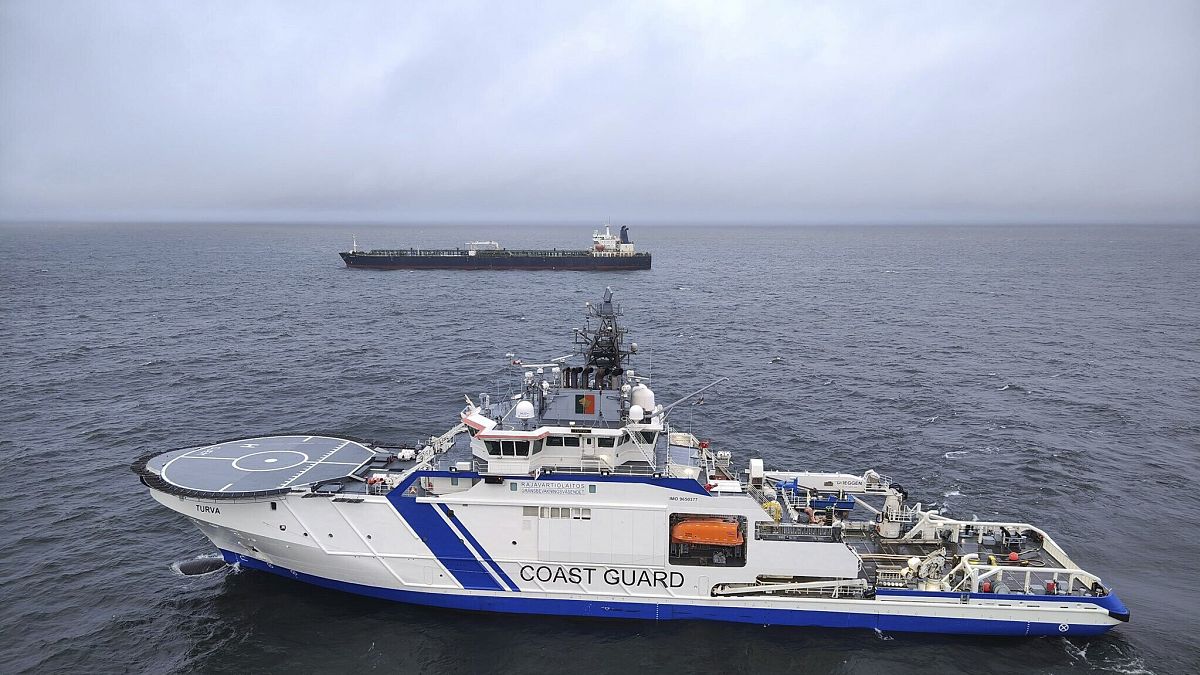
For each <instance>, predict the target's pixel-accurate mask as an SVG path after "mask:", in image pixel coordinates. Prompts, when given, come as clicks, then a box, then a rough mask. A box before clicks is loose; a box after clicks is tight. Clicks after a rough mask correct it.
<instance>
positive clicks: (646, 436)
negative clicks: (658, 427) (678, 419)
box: [633, 431, 658, 445]
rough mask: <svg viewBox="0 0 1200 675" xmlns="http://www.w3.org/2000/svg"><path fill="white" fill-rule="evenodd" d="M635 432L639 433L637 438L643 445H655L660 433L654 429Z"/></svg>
mask: <svg viewBox="0 0 1200 675" xmlns="http://www.w3.org/2000/svg"><path fill="white" fill-rule="evenodd" d="M633 433H635V434H637V440H638V441H639V442H640V443H642V444H643V445H654V443H655V442H656V441H657V440H658V434H657V433H655V432H653V431H635V432H633Z"/></svg>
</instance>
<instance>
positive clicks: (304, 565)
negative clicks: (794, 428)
mask: <svg viewBox="0 0 1200 675" xmlns="http://www.w3.org/2000/svg"><path fill="white" fill-rule="evenodd" d="M452 475H454V474H453V473H450V472H423V473H421V474H414V475H413V476H410V477H409V479H408V480H406V481H405V482H404V483H402V484H401V485H399V486H397V487H396V488H395V489H393V490H391V491H390V492H389V493H388V494H387V495H380V496H364V497H362V498H361V501H336V502H335V501H333V499H331V498H327V497H325V498H312V497H304V496H302V495H298V494H291V495H281V496H279V497H277V498H276V499H275V500H274V501H273V502H272V501H268V500H256V501H227V500H212V501H210V500H197V499H194V498H186V497H179V496H174V495H167V494H163V493H159V492H155V493H154V494H155V496H156V498H157V499H158V500H159V501H160V502H162V503H163V504H165V505H167V506H169V507H171V508H173V509H175V510H178V511H180V512H182V513H184V514H186V515H188V516H189V517H190V518H192V519H193V520H194V521H195V522H196V523H197V524H198V525H199V526H200V529H201V530H202V531H203V532H204V533H205V534H206V535H207V536H208V537H209V538H210V539H211V540H212V541H213V543H214V544H215V545H216V546H217V547H218V549H220V551H221V554H222V556H223V557H224V559H225V560H226V561H227V562H229V563H233V564H237V565H239V566H241V567H243V568H249V569H255V570H261V571H265V572H270V573H273V574H277V575H280V576H283V577H287V578H291V579H294V580H298V581H303V582H306V583H310V584H313V585H316V586H321V587H324V588H330V589H335V590H341V591H347V592H351V593H356V594H359V595H364V596H369V597H375V598H381V599H385V600H393V601H398V602H406V603H411V604H418V605H427V606H433V607H444V608H452V609H460V610H471V611H486V612H502V613H515V614H544V615H558V616H583V617H604V618H626V619H643V620H655V621H665V620H709V621H727V622H738V623H754V624H760V625H779V626H814V627H829V628H860V629H875V630H880V631H888V632H890V631H898V632H900V631H902V632H925V633H949V634H975V635H1011V636H1033V635H1059V636H1062V635H1069V636H1085V635H1097V634H1100V633H1103V632H1105V631H1107V630H1108V629H1110V628H1112V627H1113V626H1115V625H1118V624H1119V623H1120V622H1121V621H1123V620H1125V618H1126V617H1127V616H1128V611H1127V610H1126V609H1125V607H1124V605H1122V604H1121V602H1120V600H1119V599H1118V598H1117V597H1116V595H1115V594H1108V595H1104V596H1100V597H1072V596H1041V595H1024V594H1011V595H999V594H972V593H966V594H963V593H944V592H929V591H919V590H909V589H879V590H878V592H876V593H875V594H874V595H873V596H871V597H847V598H833V597H818V596H814V597H794V596H782V595H781V596H777V597H772V596H756V597H753V598H744V597H712V596H711V594H710V593H709V592H708V589H709V588H710V587H711V586H712V584H714V583H715V582H716V581H718V580H720V579H722V578H735V577H736V576H737V575H738V574H742V575H744V574H745V572H739V569H743V570H744V568H732V569H717V568H705V567H702V568H691V567H683V566H671V565H665V564H658V565H654V564H648V563H650V561H649V560H648V559H643V560H642V561H637V562H633V561H632V558H630V561H626V562H620V563H614V562H611V561H601V560H600V559H601V558H605V557H606V556H603V555H597V556H596V557H597V559H596V560H592V561H588V560H585V559H584V558H585V556H581V555H561V554H560V555H557V556H555V555H551V556H546V555H538V550H539V547H538V546H537V544H536V542H530V538H533V539H536V536H537V530H536V525H534V526H532V527H527V528H526V527H523V525H522V521H524V520H526V519H524V518H521V517H517V518H512V517H511V516H512V512H513V510H514V509H515V510H517V511H518V512H519V511H521V509H523V508H524V507H525V506H527V505H528V504H529V503H531V502H529V501H525V502H523V503H512V504H504V503H502V502H500V499H502V498H503V497H505V496H506V494H505V493H509V489H508V488H506V487H505V486H506V485H512V484H514V482H518V481H513V480H508V481H506V482H505V483H502V484H500V485H485V484H484V483H482V482H479V483H477V485H476V486H475V488H473V489H472V490H471V492H475V491H485V492H490V493H492V494H490V495H484V496H480V495H469V494H468V491H464V492H461V493H457V494H455V495H452V496H446V497H444V498H433V497H414V496H411V495H410V494H407V493H408V492H409V490H410V486H411V485H412V483H413V481H415V480H417V479H418V478H428V477H431V476H432V477H443V478H444V477H447V476H452ZM458 477H460V479H461V480H463V481H464V482H467V481H471V480H476V479H478V476H477V475H474V474H467V473H464V474H461V475H460V476H458ZM546 478H550V477H546ZM553 478H554V480H553V481H547V480H542V481H541V482H543V483H550V484H552V485H554V486H555V488H556V489H558V490H559V491H565V492H570V493H581V494H583V495H589V496H591V497H593V499H592V500H588V499H584V498H581V497H578V496H577V497H576V500H575V501H574V502H573V503H578V504H592V506H591V507H590V508H592V509H593V511H592V513H593V518H594V522H599V521H600V520H601V518H600V514H601V513H603V512H604V511H605V510H606V508H605V507H604V506H603V505H604V504H606V503H607V504H608V505H609V506H613V505H615V506H617V507H620V508H618V509H616V510H628V509H629V508H634V509H638V510H643V511H645V510H647V509H645V508H643V507H646V506H648V505H651V504H654V503H655V502H657V503H659V504H661V508H659V509H657V510H658V511H660V512H661V511H663V510H665V509H666V508H669V507H667V504H668V503H670V502H667V501H666V500H668V499H670V498H671V497H675V498H678V499H684V500H690V499H695V500H696V501H695V502H692V503H693V504H694V503H698V502H699V500H706V501H708V500H713V501H715V500H718V499H719V498H716V497H711V496H707V495H705V496H700V495H699V494H697V492H701V493H702V492H703V489H702V488H699V490H698V491H697V490H696V489H695V488H693V487H691V486H695V483H694V481H693V482H690V485H689V481H686V480H682V479H671V478H650V477H644V478H635V477H626V476H553ZM524 480H525V481H526V482H528V483H529V484H530V485H535V484H536V483H537V480H536V479H533V478H528V479H524ZM576 484H577V485H578V486H579V489H578V490H574V489H566V490H563V489H562V486H564V485H566V486H568V488H569V487H570V486H572V485H576ZM587 486H599V488H600V489H599V490H597V491H596V492H594V493H590V492H587V491H586V489H587ZM522 490H523V491H524V490H525V486H522ZM513 492H515V491H513ZM510 494H511V493H510ZM693 495H694V497H693ZM606 499H607V500H614V501H605V500H606ZM542 501H544V502H545V503H551V502H554V501H558V502H561V501H563V500H562V498H561V497H557V498H555V497H553V496H548V497H546V498H543V500H542ZM689 508H696V507H694V506H691V507H689ZM607 510H613V509H607ZM649 510H651V511H653V510H654V509H649ZM529 520H530V521H536V519H532V518H531V519H529ZM318 524H319V525H318ZM506 549H511V550H513V551H516V552H518V554H517V555H514V554H511V553H509V551H508V550H506ZM541 549H542V551H543V552H544V551H545V547H541ZM648 552H650V553H652V551H648ZM519 553H524V555H520V554H519ZM561 558H575V559H574V560H562V559H561ZM588 570H591V571H590V572H588ZM589 577H590V579H589ZM589 581H590V582H591V583H590V584H589V583H588V582H589Z"/></svg>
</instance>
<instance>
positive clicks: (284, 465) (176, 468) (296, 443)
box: [146, 436, 375, 494]
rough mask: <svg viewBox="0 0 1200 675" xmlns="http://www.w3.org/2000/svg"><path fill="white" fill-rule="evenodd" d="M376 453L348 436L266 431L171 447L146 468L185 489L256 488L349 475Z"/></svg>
mask: <svg viewBox="0 0 1200 675" xmlns="http://www.w3.org/2000/svg"><path fill="white" fill-rule="evenodd" d="M373 457H375V451H374V450H371V449H370V448H368V447H367V446H365V445H363V444H362V443H358V442H357V441H348V440H346V439H344V438H333V437H330V436H264V437H261V438H245V439H241V440H236V441H226V442H224V443H217V444H216V445H206V446H203V447H199V448H185V449H183V450H175V451H172V452H166V453H163V454H161V455H158V456H157V457H154V458H153V459H151V460H150V461H149V462H148V463H147V465H146V468H147V469H149V470H150V471H152V472H154V473H156V474H158V477H159V478H161V479H162V480H163V481H165V482H166V483H168V484H170V485H173V486H175V487H177V488H180V489H182V490H187V491H195V492H210V493H226V494H229V493H254V492H267V491H278V490H287V489H289V488H293V487H302V486H305V485H311V484H313V483H321V482H324V481H329V480H336V479H338V478H344V477H346V476H349V475H350V474H352V473H354V472H355V471H357V470H358V469H359V468H361V467H362V466H363V465H364V464H366V463H367V462H370V461H371V459H372V458H373Z"/></svg>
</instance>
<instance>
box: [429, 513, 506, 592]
mask: <svg viewBox="0 0 1200 675" xmlns="http://www.w3.org/2000/svg"><path fill="white" fill-rule="evenodd" d="M438 506H440V507H441V508H442V511H443V512H444V513H445V514H446V516H447V517H448V518H450V519H451V520H453V521H454V524H455V526H457V527H458V529H459V531H460V532H462V534H463V536H464V537H466V538H467V541H468V542H470V543H471V546H474V547H475V550H476V551H479V555H480V556H481V557H483V561H484V562H485V563H487V564H488V567H491V568H492V569H493V570H496V574H497V575H499V577H500V578H501V579H502V580H503V581H504V583H506V584H508V587H509V588H510V589H512V590H514V591H520V590H521V589H519V588H517V585H516V584H514V583H513V580H512V579H511V578H509V576H508V575H507V574H505V573H504V570H503V569H501V568H500V565H499V564H498V563H497V562H496V561H495V560H492V556H490V555H488V552H487V551H485V550H484V549H483V546H481V545H480V543H479V540H478V539H476V538H475V535H473V534H471V531H470V530H468V529H467V526H466V525H464V524H463V521H461V520H459V519H458V518H455V517H454V512H453V511H451V510H450V508H449V507H447V506H446V505H445V504H438Z"/></svg>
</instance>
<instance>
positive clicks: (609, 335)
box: [575, 286, 632, 389]
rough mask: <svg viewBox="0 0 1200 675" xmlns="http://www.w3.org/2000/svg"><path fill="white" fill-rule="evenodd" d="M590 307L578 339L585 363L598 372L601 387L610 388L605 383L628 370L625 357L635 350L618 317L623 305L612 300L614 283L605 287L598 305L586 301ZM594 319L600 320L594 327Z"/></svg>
mask: <svg viewBox="0 0 1200 675" xmlns="http://www.w3.org/2000/svg"><path fill="white" fill-rule="evenodd" d="M587 310H588V320H587V323H586V324H585V326H584V327H583V328H577V329H576V330H575V343H576V344H577V345H580V348H581V349H580V351H581V352H582V353H583V355H584V357H585V366H584V367H585V368H586V369H593V370H594V371H595V372H596V382H598V383H602V384H601V386H600V387H599V388H602V389H607V388H609V387H608V386H604V384H603V383H605V382H606V381H608V378H612V377H615V376H617V375H620V374H621V373H623V372H624V371H625V368H624V362H625V358H626V357H628V356H629V355H630V354H631V353H632V351H630V350H628V349H626V348H625V329H624V328H621V326H620V325H619V323H618V321H617V317H618V316H620V315H621V308H620V306H619V305H617V304H616V303H614V302H613V290H612V287H611V286H610V287H608V288H605V289H604V297H603V298H602V299H601V301H600V304H599V305H594V304H592V303H590V302H589V303H587ZM593 320H595V321H597V323H598V324H599V325H597V326H596V327H595V328H594V329H593V328H592V321H593ZM589 372H590V371H589Z"/></svg>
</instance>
